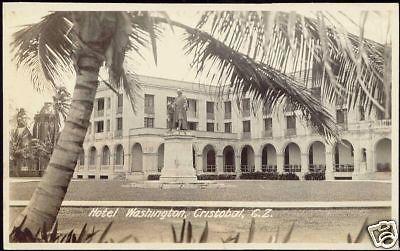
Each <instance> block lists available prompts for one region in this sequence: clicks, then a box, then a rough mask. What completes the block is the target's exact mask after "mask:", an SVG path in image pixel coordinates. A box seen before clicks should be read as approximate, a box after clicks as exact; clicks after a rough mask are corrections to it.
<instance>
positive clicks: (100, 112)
mask: <svg viewBox="0 0 400 251" xmlns="http://www.w3.org/2000/svg"><path fill="white" fill-rule="evenodd" d="M103 116H104V110H97V111H96V112H95V113H94V117H95V118H98V117H103Z"/></svg>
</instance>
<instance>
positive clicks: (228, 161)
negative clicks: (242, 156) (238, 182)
mask: <svg viewBox="0 0 400 251" xmlns="http://www.w3.org/2000/svg"><path fill="white" fill-rule="evenodd" d="M222 154H223V156H224V161H223V162H224V172H235V149H233V147H232V146H230V145H228V146H226V147H225V148H224V150H223V151H222Z"/></svg>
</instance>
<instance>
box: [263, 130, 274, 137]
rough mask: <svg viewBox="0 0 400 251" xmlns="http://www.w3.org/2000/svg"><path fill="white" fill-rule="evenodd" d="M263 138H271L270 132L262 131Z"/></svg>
mask: <svg viewBox="0 0 400 251" xmlns="http://www.w3.org/2000/svg"><path fill="white" fill-rule="evenodd" d="M263 136H264V138H272V130H265V131H263Z"/></svg>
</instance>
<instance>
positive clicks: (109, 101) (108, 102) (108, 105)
mask: <svg viewBox="0 0 400 251" xmlns="http://www.w3.org/2000/svg"><path fill="white" fill-rule="evenodd" d="M110 108H111V98H107V110H108V109H110Z"/></svg>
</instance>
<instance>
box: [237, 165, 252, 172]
mask: <svg viewBox="0 0 400 251" xmlns="http://www.w3.org/2000/svg"><path fill="white" fill-rule="evenodd" d="M255 169H256V168H255V166H250V165H240V171H241V172H242V173H253V172H254V171H255Z"/></svg>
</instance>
